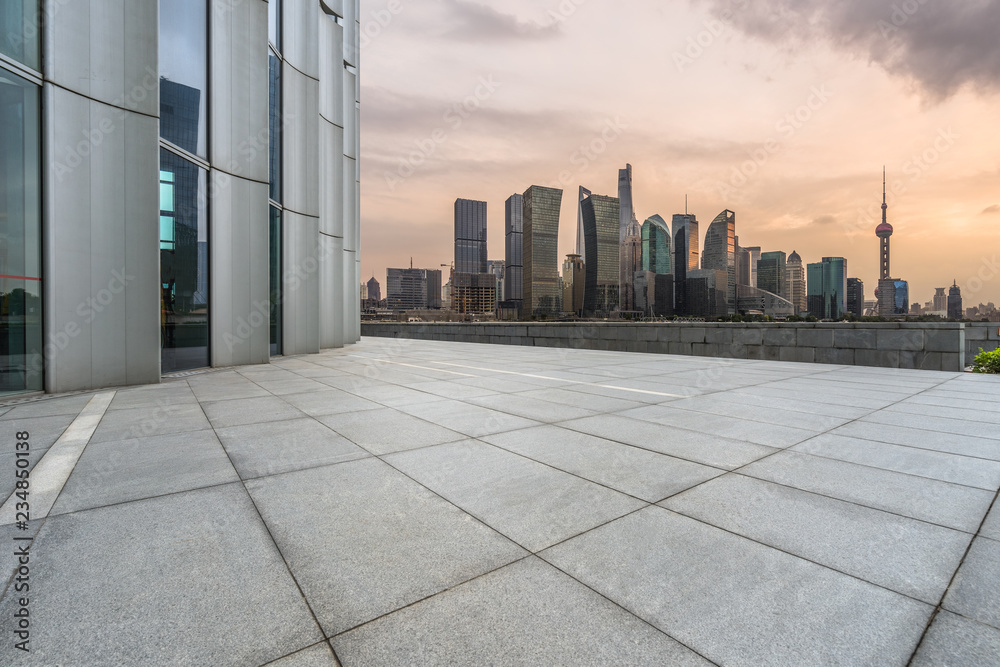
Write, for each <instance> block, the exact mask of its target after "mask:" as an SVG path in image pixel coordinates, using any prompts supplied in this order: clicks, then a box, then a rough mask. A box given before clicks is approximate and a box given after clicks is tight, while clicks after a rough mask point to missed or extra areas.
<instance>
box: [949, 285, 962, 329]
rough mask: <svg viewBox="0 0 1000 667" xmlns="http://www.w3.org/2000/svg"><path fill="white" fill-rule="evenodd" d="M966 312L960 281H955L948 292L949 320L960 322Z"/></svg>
mask: <svg viewBox="0 0 1000 667" xmlns="http://www.w3.org/2000/svg"><path fill="white" fill-rule="evenodd" d="M963 314H964V311H963V310H962V288H961V287H959V286H958V281H957V280H956V281H954V284H952V286H951V288H950V289H949V290H948V318H949V319H952V320H960V319H962V316H963Z"/></svg>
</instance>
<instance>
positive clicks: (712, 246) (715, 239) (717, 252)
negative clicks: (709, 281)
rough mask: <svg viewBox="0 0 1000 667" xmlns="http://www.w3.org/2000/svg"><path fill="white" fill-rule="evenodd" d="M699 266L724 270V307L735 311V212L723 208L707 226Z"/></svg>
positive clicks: (732, 311) (730, 312)
mask: <svg viewBox="0 0 1000 667" xmlns="http://www.w3.org/2000/svg"><path fill="white" fill-rule="evenodd" d="M701 267H702V268H703V269H711V270H713V271H725V272H726V275H727V276H728V278H727V287H726V307H727V308H728V310H729V314H733V313H735V312H736V214H735V213H733V212H732V211H730V210H728V209H727V210H725V211H723V212H722V213H720V214H719V215H717V216H715V219H714V220H713V221H712V223H711V224H710V225H709V226H708V231H707V232H705V249H704V252H703V253H702V256H701Z"/></svg>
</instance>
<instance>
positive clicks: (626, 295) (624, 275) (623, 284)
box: [618, 219, 642, 312]
mask: <svg viewBox="0 0 1000 667" xmlns="http://www.w3.org/2000/svg"><path fill="white" fill-rule="evenodd" d="M618 257H619V262H618V271H619V273H618V308H619V309H620V310H621V311H623V312H629V311H634V310H637V308H636V302H635V274H636V272H637V271H641V270H642V229H641V228H640V227H639V225H638V223H636V221H635V220H634V219H633V220H632V221H631V222H630V223H629V224H628V227H627V228H626V229H625V238H624V240H622V242H621V246H620V247H619V249H618Z"/></svg>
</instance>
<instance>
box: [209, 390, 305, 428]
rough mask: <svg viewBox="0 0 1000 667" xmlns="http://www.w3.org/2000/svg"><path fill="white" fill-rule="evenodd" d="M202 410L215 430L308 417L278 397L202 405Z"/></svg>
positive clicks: (243, 399)
mask: <svg viewBox="0 0 1000 667" xmlns="http://www.w3.org/2000/svg"><path fill="white" fill-rule="evenodd" d="M201 406H202V408H204V410H205V414H206V415H207V416H208V421H210V422H212V426H214V427H215V428H225V427H227V426H242V425H243V424H260V423H262V422H270V421H286V420H289V419H297V418H301V417H305V416H306V415H305V414H304V413H302V412H301V411H299V410H297V409H295V408H294V407H292V406H291V405H289V404H288V403H287V402H286V401H283V400H281V399H280V398H278V397H276V396H262V397H260V398H241V399H236V400H235V401H216V402H214V403H202V404H201Z"/></svg>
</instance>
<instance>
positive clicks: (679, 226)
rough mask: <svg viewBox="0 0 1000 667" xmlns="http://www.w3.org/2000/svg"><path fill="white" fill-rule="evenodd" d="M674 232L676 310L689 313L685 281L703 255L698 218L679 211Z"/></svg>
mask: <svg viewBox="0 0 1000 667" xmlns="http://www.w3.org/2000/svg"><path fill="white" fill-rule="evenodd" d="M673 232H674V265H673V269H674V295H675V299H674V311H675V312H676V313H677V314H678V315H687V314H688V312H687V310H686V308H687V306H686V304H685V297H686V293H685V291H684V281H685V280H686V279H687V274H688V272H689V271H697V270H698V267H699V261H700V259H701V256H700V254H699V252H698V249H699V247H700V246H699V234H698V218H696V217H695V216H694V215H693V214H688V213H677V214H675V215H674V217H673Z"/></svg>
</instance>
